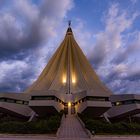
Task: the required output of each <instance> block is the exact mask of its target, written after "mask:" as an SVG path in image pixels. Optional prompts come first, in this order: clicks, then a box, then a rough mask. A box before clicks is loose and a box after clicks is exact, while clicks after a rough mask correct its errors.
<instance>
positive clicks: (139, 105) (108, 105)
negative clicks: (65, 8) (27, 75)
mask: <svg viewBox="0 0 140 140" xmlns="http://www.w3.org/2000/svg"><path fill="white" fill-rule="evenodd" d="M61 110H65V111H66V112H67V113H68V114H76V113H86V114H87V115H90V116H93V117H95V118H99V117H105V118H106V119H107V120H108V119H119V118H124V117H129V116H133V115H135V114H138V113H140V96H139V95H113V94H112V92H111V91H110V90H109V89H108V88H107V87H106V86H105V85H104V84H103V83H102V82H101V81H100V79H99V77H98V76H97V74H96V72H95V71H94V70H93V68H92V66H91V65H90V63H89V62H88V60H87V58H86V56H85V55H84V54H83V52H82V50H81V49H80V47H79V45H78V44H77V42H76V41H75V39H74V35H73V32H72V29H71V27H70V24H69V27H68V29H67V32H66V35H65V38H64V40H63V42H62V43H61V44H60V46H59V47H58V49H57V50H56V52H55V53H54V55H53V56H52V58H51V59H50V61H49V62H48V64H47V65H46V67H45V68H44V70H43V71H42V73H41V74H40V76H39V77H38V79H37V80H36V81H35V82H34V83H33V84H32V85H31V86H30V87H29V88H28V89H27V90H26V91H25V92H23V93H20V94H19V93H0V114H1V116H2V115H4V114H8V115H11V116H15V117H18V118H27V119H30V120H32V118H33V117H34V116H36V115H37V116H38V117H45V116H47V115H50V114H55V113H57V112H59V111H61Z"/></svg>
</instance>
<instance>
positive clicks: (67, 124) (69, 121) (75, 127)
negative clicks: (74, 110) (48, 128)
mask: <svg viewBox="0 0 140 140" xmlns="http://www.w3.org/2000/svg"><path fill="white" fill-rule="evenodd" d="M58 138H61V139H63V138H66V139H69V138H72V139H79V138H80V139H81V138H82V139H89V137H88V135H87V134H86V131H85V130H84V128H83V127H82V125H81V123H80V122H79V120H78V119H77V117H76V116H75V115H68V116H67V117H66V118H63V120H62V124H61V126H60V129H59V134H58Z"/></svg>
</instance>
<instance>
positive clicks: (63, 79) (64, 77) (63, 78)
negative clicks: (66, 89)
mask: <svg viewBox="0 0 140 140" xmlns="http://www.w3.org/2000/svg"><path fill="white" fill-rule="evenodd" d="M66 81H67V80H66V75H65V74H64V75H63V77H62V83H63V84H65V83H66Z"/></svg>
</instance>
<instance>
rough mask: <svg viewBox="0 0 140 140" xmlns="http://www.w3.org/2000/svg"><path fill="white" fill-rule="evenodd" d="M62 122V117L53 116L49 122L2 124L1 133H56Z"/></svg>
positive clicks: (10, 122)
mask: <svg viewBox="0 0 140 140" xmlns="http://www.w3.org/2000/svg"><path fill="white" fill-rule="evenodd" d="M60 121H61V115H56V116H51V117H49V118H48V119H47V120H38V121H36V122H16V121H9V122H2V123H0V133H22V134H29V133H30V134H31V133H32V134H43V133H54V132H56V131H57V129H58V128H59V125H60Z"/></svg>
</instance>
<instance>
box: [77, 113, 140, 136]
mask: <svg viewBox="0 0 140 140" xmlns="http://www.w3.org/2000/svg"><path fill="white" fill-rule="evenodd" d="M78 115H79V117H80V118H81V119H82V121H83V122H84V123H85V126H86V128H87V129H89V130H90V131H91V132H92V131H94V132H95V134H137V135H140V124H138V123H131V124H130V123H126V122H119V123H112V124H109V123H107V122H105V121H103V120H94V119H93V118H90V117H89V118H88V117H87V116H86V115H82V114H78Z"/></svg>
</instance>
